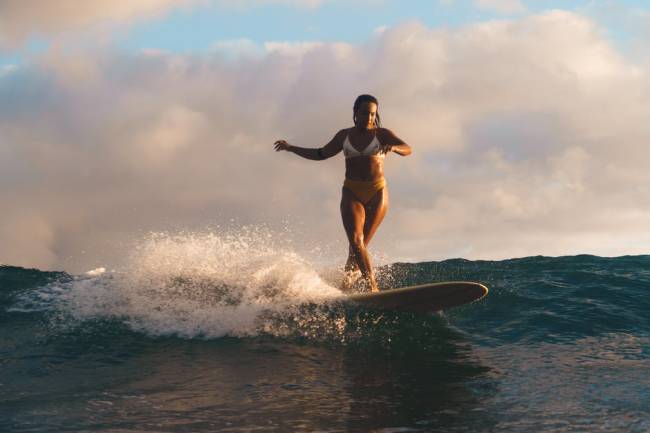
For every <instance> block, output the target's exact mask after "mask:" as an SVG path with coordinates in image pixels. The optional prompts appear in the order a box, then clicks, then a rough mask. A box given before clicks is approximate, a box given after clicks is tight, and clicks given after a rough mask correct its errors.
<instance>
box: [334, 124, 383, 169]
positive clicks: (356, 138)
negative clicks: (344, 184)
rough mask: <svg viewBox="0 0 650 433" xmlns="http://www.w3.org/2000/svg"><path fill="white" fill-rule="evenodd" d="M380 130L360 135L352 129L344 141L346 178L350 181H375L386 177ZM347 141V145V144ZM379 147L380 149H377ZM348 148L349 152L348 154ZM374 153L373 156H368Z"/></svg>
mask: <svg viewBox="0 0 650 433" xmlns="http://www.w3.org/2000/svg"><path fill="white" fill-rule="evenodd" d="M380 136H381V134H380V130H379V129H378V128H376V129H374V130H371V131H368V132H363V133H360V132H358V130H357V129H356V128H354V127H353V128H350V129H348V131H347V136H346V138H345V139H344V143H343V149H344V153H347V155H346V158H345V177H346V178H347V179H350V180H364V181H374V180H379V179H381V178H383V177H384V156H385V155H384V154H383V153H382V152H381V151H379V152H378V150H380V149H381V144H382V143H381V141H379V140H380ZM346 141H347V143H346ZM377 146H379V149H378V148H377ZM346 148H347V149H348V152H346ZM367 153H372V154H371V155H366V154H367Z"/></svg>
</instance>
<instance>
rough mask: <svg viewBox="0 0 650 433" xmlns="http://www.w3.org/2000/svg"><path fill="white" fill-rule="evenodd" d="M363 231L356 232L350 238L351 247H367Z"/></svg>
mask: <svg viewBox="0 0 650 433" xmlns="http://www.w3.org/2000/svg"><path fill="white" fill-rule="evenodd" d="M365 245H366V244H365V242H364V236H363V232H355V233H354V234H353V235H352V238H351V239H350V247H351V248H354V249H355V250H361V249H363V248H365Z"/></svg>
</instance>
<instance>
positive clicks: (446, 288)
mask: <svg viewBox="0 0 650 433" xmlns="http://www.w3.org/2000/svg"><path fill="white" fill-rule="evenodd" d="M487 293H488V288H487V287H485V286H484V285H483V284H480V283H473V282H469V281H452V282H445V283H431V284H422V285H419V286H409V287H401V288H399V289H387V290H381V291H379V292H374V293H370V292H369V293H358V294H354V295H349V296H348V298H347V299H348V300H349V301H351V302H354V303H356V304H360V305H363V306H368V307H372V308H380V309H387V310H400V311H411V312H435V311H442V310H447V309H449V308H452V307H457V306H459V305H464V304H468V303H470V302H474V301H477V300H479V299H481V298H483V297H484V296H485V295H487Z"/></svg>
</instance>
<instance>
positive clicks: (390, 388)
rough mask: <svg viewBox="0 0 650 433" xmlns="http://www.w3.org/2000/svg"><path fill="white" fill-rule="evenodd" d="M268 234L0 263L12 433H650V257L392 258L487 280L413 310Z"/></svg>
mask: <svg viewBox="0 0 650 433" xmlns="http://www.w3.org/2000/svg"><path fill="white" fill-rule="evenodd" d="M263 239H264V236H263V235H261V234H259V233H258V234H254V235H249V236H241V235H233V236H219V235H215V234H203V235H174V236H172V235H157V236H152V237H151V238H150V239H148V240H146V241H144V242H142V244H141V245H140V246H139V247H138V248H136V249H135V250H134V251H132V252H130V253H129V254H128V256H129V258H128V260H127V265H125V266H124V267H123V268H121V269H115V270H105V269H96V270H93V271H91V272H88V273H86V274H82V275H70V274H67V273H65V272H43V271H39V270H34V269H23V268H18V267H12V266H2V267H0V431H2V432H96V431H105V432H203V431H205V432H282V431H318V432H367V431H375V432H428V431H445V432H491V431H493V432H596V431H597V432H601V431H602V432H648V431H650V256H634V257H630V256H626V257H616V258H603V257H595V256H587V255H584V256H572V257H557V258H549V257H527V258H518V259H511V260H503V261H467V260H461V259H456V260H446V261H441V262H423V263H393V264H386V265H383V266H381V268H380V285H382V284H383V285H384V286H402V285H411V284H417V283H424V282H430V281H448V280H471V281H478V282H481V283H484V284H486V285H487V286H488V287H489V288H490V293H489V295H488V296H487V297H486V298H485V299H483V300H481V301H479V302H476V303H473V304H470V305H467V306H463V307H458V308H455V309H452V310H450V311H448V312H445V313H444V314H442V315H440V314H409V313H398V312H380V311H371V310H364V309H362V308H359V307H354V306H351V305H347V304H345V303H343V302H341V296H342V295H341V293H340V292H339V291H338V290H336V289H335V288H334V286H333V282H334V281H335V279H336V270H333V269H327V268H324V267H319V266H317V265H315V264H313V263H311V262H310V261H309V260H306V259H305V258H304V257H301V256H300V255H299V254H297V253H295V252H294V251H292V249H291V248H290V246H278V245H276V244H274V243H273V242H271V241H268V240H263Z"/></svg>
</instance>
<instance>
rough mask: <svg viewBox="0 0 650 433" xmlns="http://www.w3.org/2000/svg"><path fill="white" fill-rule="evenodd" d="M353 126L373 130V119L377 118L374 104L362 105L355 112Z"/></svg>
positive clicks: (365, 103) (366, 103)
mask: <svg viewBox="0 0 650 433" xmlns="http://www.w3.org/2000/svg"><path fill="white" fill-rule="evenodd" d="M354 115H355V117H356V122H355V124H356V125H357V126H358V127H361V128H364V129H373V128H374V127H375V117H377V104H375V103H374V102H364V103H362V104H361V105H360V106H359V108H358V109H357V112H356V113H354Z"/></svg>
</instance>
